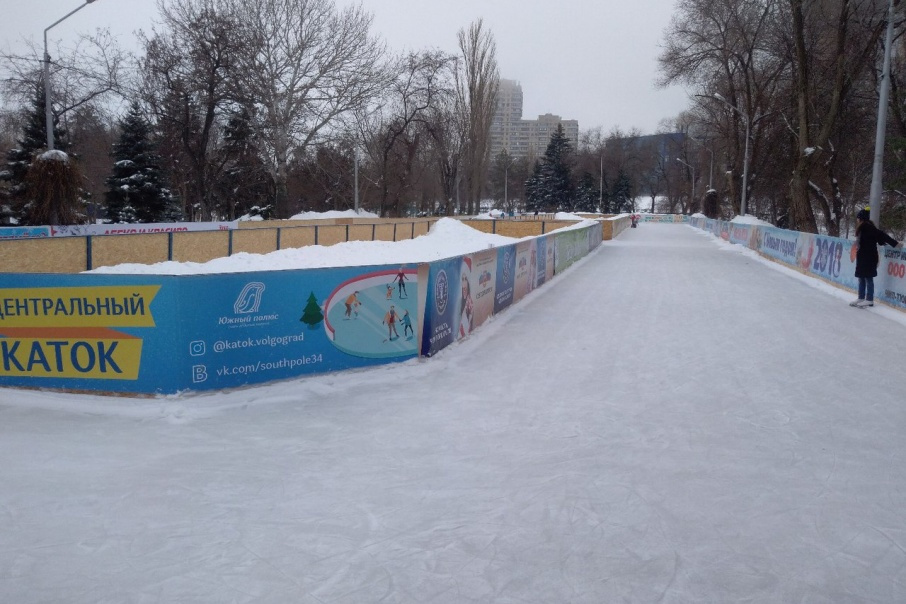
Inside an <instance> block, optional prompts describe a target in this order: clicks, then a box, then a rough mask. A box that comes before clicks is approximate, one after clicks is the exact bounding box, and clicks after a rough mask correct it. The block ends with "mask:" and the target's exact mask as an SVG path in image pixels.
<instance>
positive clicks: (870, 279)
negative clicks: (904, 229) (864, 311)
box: [849, 209, 903, 308]
mask: <svg viewBox="0 0 906 604" xmlns="http://www.w3.org/2000/svg"><path fill="white" fill-rule="evenodd" d="M870 216H871V214H869V212H868V210H864V209H863V210H859V213H858V214H856V220H857V221H858V223H859V226H857V227H856V242H855V243H854V244H853V245H855V246H857V251H856V277H858V279H859V299H858V300H853V301H852V302H850V303H849V305H850V306H855V307H857V308H865V307H866V306H874V305H875V277H877V276H878V263H879V262H880V261H881V258H880V256H879V255H878V246H879V245H889V246H892V247H903V244H902V243H898V242H897V240H896V239H894V238H893V237H891V236H890V235H888V234H887V233H885V232H884V231H882V230H881V229H879V228H878V227H876V226H875V224H874V223H873V222H872V221H871V219H870V218H869V217H870Z"/></svg>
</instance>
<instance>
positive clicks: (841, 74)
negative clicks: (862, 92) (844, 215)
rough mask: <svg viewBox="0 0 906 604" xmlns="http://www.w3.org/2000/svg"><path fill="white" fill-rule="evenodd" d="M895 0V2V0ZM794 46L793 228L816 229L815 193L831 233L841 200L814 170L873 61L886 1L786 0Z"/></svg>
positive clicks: (827, 151)
mask: <svg viewBox="0 0 906 604" xmlns="http://www.w3.org/2000/svg"><path fill="white" fill-rule="evenodd" d="M896 4H899V0H897V2H896ZM789 7H790V12H791V23H792V30H791V32H790V35H791V46H792V48H793V67H794V71H795V77H794V88H793V90H794V95H795V99H796V123H795V134H796V136H797V151H798V153H797V156H796V160H795V164H794V166H793V175H792V180H791V182H790V195H791V199H790V217H791V226H792V228H795V229H798V230H802V231H808V232H813V233H814V232H817V231H818V225H817V221H816V220H815V214H814V211H813V210H812V205H811V199H812V197H813V196H814V197H815V198H816V199H817V201H818V203H819V206H820V207H821V209H822V211H823V213H824V215H825V220H826V222H827V223H828V224H829V225H830V228H829V231H830V232H831V233H832V234H836V233H837V232H839V227H838V223H837V220H838V216H839V214H840V209H841V208H840V207H839V204H835V203H834V202H833V199H838V197H837V196H836V195H833V196H832V198H829V197H828V196H827V195H825V194H823V191H822V190H821V189H819V188H817V187H816V186H815V184H814V181H813V180H812V172H813V170H814V169H815V168H816V167H817V166H819V165H820V164H821V163H822V162H824V165H825V166H828V167H830V168H831V170H832V169H833V165H834V162H833V161H832V160H831V161H830V162H828V161H827V159H828V158H829V157H832V156H833V154H834V151H833V143H832V140H831V137H832V136H833V135H834V133H835V132H836V130H837V126H838V124H839V122H840V120H841V118H842V117H843V115H844V108H845V107H846V103H847V100H848V98H849V96H850V95H851V94H852V93H853V90H854V86H855V85H857V83H858V82H859V81H860V79H862V78H863V77H864V75H865V70H866V68H867V67H869V66H871V65H872V63H873V62H874V61H876V60H877V56H878V51H879V44H878V41H879V39H880V37H881V34H882V32H883V31H884V28H885V26H886V12H887V10H886V9H887V7H886V3H878V2H875V1H873V0H838V1H837V2H817V1H815V0H789Z"/></svg>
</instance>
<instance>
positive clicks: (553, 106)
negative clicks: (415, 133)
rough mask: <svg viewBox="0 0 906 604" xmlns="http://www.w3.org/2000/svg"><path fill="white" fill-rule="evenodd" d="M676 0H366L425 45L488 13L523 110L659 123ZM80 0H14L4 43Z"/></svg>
mask: <svg viewBox="0 0 906 604" xmlns="http://www.w3.org/2000/svg"><path fill="white" fill-rule="evenodd" d="M338 1H339V2H341V3H342V2H345V0H338ZM674 3H675V0H640V1H637V2H627V1H626V0H561V1H560V2H544V3H542V2H533V1H531V0H529V1H528V2H527V1H526V0H457V1H455V2H454V1H450V0H446V1H444V2H434V1H432V0H427V1H425V2H411V0H367V1H364V2H363V6H364V7H365V9H366V10H368V11H369V12H371V13H372V14H373V15H374V31H375V33H377V34H379V35H381V36H382V37H383V38H384V39H385V40H386V41H387V43H388V46H389V47H390V48H391V50H395V51H403V50H407V49H420V48H426V47H433V48H438V49H441V50H446V51H449V52H455V51H456V50H457V39H456V34H457V31H458V30H459V29H460V28H466V27H468V26H469V24H470V23H472V22H473V21H475V20H476V19H478V18H483V19H484V21H485V23H486V25H487V26H488V27H489V28H490V30H491V31H492V32H493V34H494V37H495V40H496V42H497V60H498V63H499V65H500V74H501V76H502V77H505V78H509V79H513V80H518V81H519V82H520V83H521V84H522V91H523V94H524V117H525V118H528V119H532V118H535V117H537V116H538V114H541V113H554V114H557V115H560V116H562V117H563V118H565V119H576V120H579V127H580V128H581V129H582V130H587V129H589V128H593V127H596V126H602V127H603V128H604V130H605V131H608V130H610V129H611V128H613V127H619V128H621V129H623V130H628V129H630V128H633V127H636V128H639V129H640V130H642V131H643V132H644V133H650V132H654V131H655V129H656V128H657V126H658V122H660V120H662V119H664V118H670V117H674V116H675V115H677V114H678V113H679V112H680V111H682V110H683V109H684V108H685V107H686V105H687V100H686V94H685V93H684V92H683V91H682V90H681V89H679V88H670V89H666V90H664V89H658V88H657V87H656V86H655V84H654V80H655V78H656V76H657V56H658V53H659V52H660V46H659V45H660V41H661V37H662V35H663V31H664V28H665V27H666V26H667V25H668V23H669V21H670V17H671V15H672V12H673V6H674ZM79 5H80V2H79V1H78V0H38V1H35V0H33V1H31V2H15V3H11V4H10V6H8V7H6V8H7V10H6V11H5V18H4V19H3V20H2V21H0V44H2V46H3V47H4V48H12V49H15V48H18V47H21V46H22V39H23V38H32V39H33V40H35V41H36V42H38V43H39V44H40V43H41V40H42V33H43V30H44V28H45V27H47V26H48V25H50V24H51V23H53V22H54V21H56V20H57V19H59V18H60V17H62V16H64V15H65V14H66V13H68V12H69V11H71V10H72V9H74V8H76V7H78V6H79ZM156 15H157V7H156V2H155V1H154V0H96V2H94V3H93V4H91V5H89V6H86V7H85V8H83V9H82V10H80V11H79V12H78V13H76V14H75V15H73V16H72V17H70V18H68V19H67V20H66V21H64V22H63V23H61V24H60V25H58V26H56V27H55V28H53V29H52V30H51V31H50V34H49V37H50V40H51V45H53V41H54V40H60V39H63V40H65V39H67V38H68V37H71V36H72V35H74V34H75V33H77V32H90V31H92V30H93V29H94V28H96V27H109V28H110V30H111V31H112V33H113V34H114V35H116V36H118V37H119V38H120V39H121V41H122V43H123V45H124V46H127V47H133V46H134V45H133V40H134V36H133V32H134V31H135V30H137V29H150V25H151V23H152V21H153V20H154V19H155V18H156Z"/></svg>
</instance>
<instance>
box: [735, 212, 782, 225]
mask: <svg viewBox="0 0 906 604" xmlns="http://www.w3.org/2000/svg"><path fill="white" fill-rule="evenodd" d="M730 222H732V223H733V224H756V225H758V226H769V227H772V226H774V225H773V224H771V223H770V222H765V221H764V220H759V219H758V218H755V217H754V216H750V215H748V214H746V215H745V216H734V217H733V220H731V221H730Z"/></svg>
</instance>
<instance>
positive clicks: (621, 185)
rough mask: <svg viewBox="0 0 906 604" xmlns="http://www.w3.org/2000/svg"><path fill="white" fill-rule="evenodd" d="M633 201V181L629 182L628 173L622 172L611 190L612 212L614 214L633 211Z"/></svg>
mask: <svg viewBox="0 0 906 604" xmlns="http://www.w3.org/2000/svg"><path fill="white" fill-rule="evenodd" d="M632 199H633V194H632V181H631V180H629V175H628V174H626V172H624V171H623V170H620V172H619V173H618V174H617V179H616V180H615V181H614V183H613V187H612V188H611V189H610V202H611V208H610V211H611V212H612V213H614V214H620V213H622V212H631V211H633V207H632Z"/></svg>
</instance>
